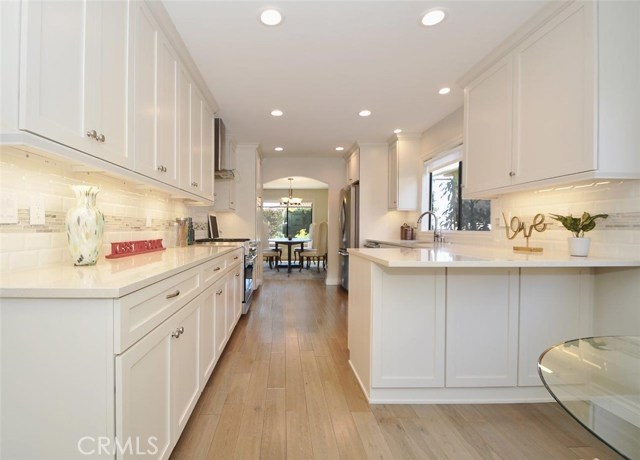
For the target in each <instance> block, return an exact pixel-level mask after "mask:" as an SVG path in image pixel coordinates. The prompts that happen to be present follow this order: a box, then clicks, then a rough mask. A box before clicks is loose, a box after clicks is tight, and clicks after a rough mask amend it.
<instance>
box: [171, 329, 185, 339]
mask: <svg viewBox="0 0 640 460" xmlns="http://www.w3.org/2000/svg"><path fill="white" fill-rule="evenodd" d="M180 334H182V332H180V329H176V330H175V331H173V332H172V333H171V337H173V338H174V339H179V338H180Z"/></svg>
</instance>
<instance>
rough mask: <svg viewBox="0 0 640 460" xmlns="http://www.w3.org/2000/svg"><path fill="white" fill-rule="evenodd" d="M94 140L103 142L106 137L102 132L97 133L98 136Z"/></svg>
mask: <svg viewBox="0 0 640 460" xmlns="http://www.w3.org/2000/svg"><path fill="white" fill-rule="evenodd" d="M96 140H97V141H98V142H104V141H106V140H107V138H106V137H104V134H99V135H98V137H96Z"/></svg>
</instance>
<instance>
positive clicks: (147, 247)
mask: <svg viewBox="0 0 640 460" xmlns="http://www.w3.org/2000/svg"><path fill="white" fill-rule="evenodd" d="M164 249H165V248H163V247H162V239H159V240H139V241H120V242H118V243H111V254H109V255H108V256H105V257H106V258H107V259H118V258H120V257H127V256H135V255H136V254H145V253H147V252H156V251H164Z"/></svg>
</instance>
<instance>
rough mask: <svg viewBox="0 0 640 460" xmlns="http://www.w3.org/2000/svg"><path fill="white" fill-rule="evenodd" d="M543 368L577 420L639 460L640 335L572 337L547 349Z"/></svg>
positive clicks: (552, 391) (542, 374) (548, 385)
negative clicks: (572, 338)
mask: <svg viewBox="0 0 640 460" xmlns="http://www.w3.org/2000/svg"><path fill="white" fill-rule="evenodd" d="M538 373H539V375H540V378H541V379H542V383H544V385H545V387H546V388H547V390H548V391H549V393H550V394H551V395H552V396H553V397H554V398H555V400H556V401H558V403H560V406H561V407H562V408H563V409H565V410H566V411H567V412H568V413H569V414H570V415H571V416H572V417H573V418H574V419H575V420H576V421H578V423H580V424H581V425H582V426H583V427H584V428H586V429H587V430H589V431H590V432H591V433H593V434H594V435H595V436H597V437H598V438H600V439H601V440H602V441H604V442H605V443H606V444H607V445H608V446H609V447H611V448H612V449H613V450H615V451H616V452H617V453H618V454H620V455H621V456H622V457H623V458H625V459H631V460H633V459H640V337H638V336H601V337H586V338H580V339H574V340H568V341H566V342H563V343H561V344H558V345H556V346H554V347H551V348H549V349H548V350H547V351H545V352H544V353H543V354H542V356H541V357H540V360H539V362H538Z"/></svg>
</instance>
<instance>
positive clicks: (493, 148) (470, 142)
mask: <svg viewBox="0 0 640 460" xmlns="http://www.w3.org/2000/svg"><path fill="white" fill-rule="evenodd" d="M512 68H513V66H512V60H511V58H510V57H509V58H507V59H503V60H502V61H500V62H498V63H497V64H496V65H494V66H493V67H492V68H491V69H489V70H488V71H487V72H485V73H484V74H483V75H482V76H481V77H479V78H478V79H476V80H475V81H474V82H473V83H472V84H471V85H469V86H468V87H467V88H465V92H464V98H465V103H464V109H465V124H464V126H465V133H464V136H465V145H464V149H465V161H464V168H463V170H464V174H465V178H466V180H464V181H463V182H464V187H465V192H477V191H480V190H487V189H490V188H493V187H504V186H507V185H510V184H511V174H510V173H511V172H512V169H511V131H512V130H511V121H512V119H513V108H512V84H511V81H512ZM469 171H471V172H469Z"/></svg>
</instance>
